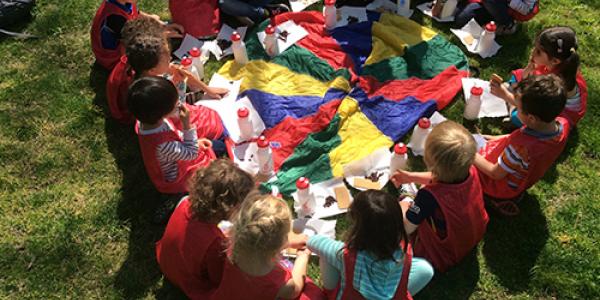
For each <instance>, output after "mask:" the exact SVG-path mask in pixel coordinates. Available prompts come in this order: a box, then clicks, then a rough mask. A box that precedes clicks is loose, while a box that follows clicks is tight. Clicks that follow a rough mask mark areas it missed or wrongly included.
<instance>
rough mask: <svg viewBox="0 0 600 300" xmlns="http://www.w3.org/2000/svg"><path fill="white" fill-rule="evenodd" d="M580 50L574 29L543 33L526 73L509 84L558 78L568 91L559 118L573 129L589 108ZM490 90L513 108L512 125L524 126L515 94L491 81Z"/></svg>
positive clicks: (515, 73) (518, 73) (519, 72)
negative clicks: (533, 78)
mask: <svg viewBox="0 0 600 300" xmlns="http://www.w3.org/2000/svg"><path fill="white" fill-rule="evenodd" d="M577 48H578V46H577V37H576V36H575V31H574V30H573V29H572V28H570V27H564V26H558V27H550V28H547V29H544V30H543V31H542V32H540V34H539V35H538V37H537V38H536V41H535V48H534V49H533V51H532V53H531V57H530V59H529V63H528V64H527V66H526V67H525V69H519V70H515V71H513V75H512V77H511V79H510V80H509V84H510V85H511V87H512V88H514V87H515V86H516V84H517V83H518V82H519V81H521V80H523V78H526V77H529V76H531V75H542V74H556V75H558V76H559V77H560V78H561V79H562V80H563V83H564V85H565V89H566V91H567V104H566V105H565V108H564V110H563V111H562V112H561V113H560V116H561V117H564V118H566V119H567V120H569V122H570V124H571V126H572V127H574V126H576V125H577V123H578V122H579V120H581V119H582V118H583V116H584V115H585V111H586V107H587V84H586V82H585V79H584V78H583V76H582V75H581V72H580V70H579V63H580V59H579V54H578V53H577ZM490 86H491V92H492V94H494V95H496V96H498V97H500V98H502V99H504V100H505V101H506V102H507V103H508V104H509V105H511V107H512V108H513V109H512V111H511V121H512V123H513V124H514V125H515V126H517V127H521V126H523V123H521V121H519V118H518V117H517V110H515V109H514V107H515V106H516V104H515V96H514V94H513V93H512V92H511V91H509V89H508V88H507V87H506V86H505V85H504V84H502V83H501V82H498V81H496V80H491V81H490Z"/></svg>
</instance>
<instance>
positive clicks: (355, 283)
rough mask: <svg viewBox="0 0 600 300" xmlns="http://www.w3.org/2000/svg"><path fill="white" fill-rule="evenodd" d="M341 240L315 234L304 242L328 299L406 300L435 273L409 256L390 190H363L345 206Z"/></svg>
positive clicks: (410, 251)
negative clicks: (315, 259) (345, 228)
mask: <svg viewBox="0 0 600 300" xmlns="http://www.w3.org/2000/svg"><path fill="white" fill-rule="evenodd" d="M348 216H349V218H350V223H351V225H350V228H349V229H348V231H347V232H346V238H345V240H344V242H341V241H336V240H333V239H331V238H328V237H325V236H322V235H314V236H311V237H310V238H308V241H307V242H306V245H307V247H308V249H309V250H310V251H314V252H315V253H316V254H318V255H319V259H320V262H319V265H320V266H321V280H322V282H323V288H324V289H325V291H326V292H327V293H328V294H329V295H328V296H329V297H328V298H329V299H406V297H407V295H408V294H407V293H410V294H411V295H414V294H416V293H418V292H419V291H420V290H421V289H423V287H425V285H427V283H428V282H429V281H430V280H431V278H432V277H433V268H432V267H431V265H430V264H429V263H428V262H427V261H425V260H424V259H422V258H417V257H414V258H413V257H412V248H411V246H410V244H409V243H408V235H407V234H406V232H405V230H404V225H403V223H402V210H401V208H400V205H399V204H398V201H397V200H396V199H395V198H394V197H392V196H391V195H390V194H388V193H385V192H382V191H376V190H367V191H364V192H361V193H359V194H358V195H356V197H355V198H354V201H353V202H352V205H351V206H350V208H349V210H348Z"/></svg>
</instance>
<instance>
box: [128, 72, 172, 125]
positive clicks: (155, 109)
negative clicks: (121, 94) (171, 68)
mask: <svg viewBox="0 0 600 300" xmlns="http://www.w3.org/2000/svg"><path fill="white" fill-rule="evenodd" d="M178 99H179V97H178V94H177V89H176V88H175V86H174V85H173V83H172V82H171V81H169V80H167V79H165V78H162V77H158V76H148V77H142V78H140V79H138V80H136V81H134V82H133V83H132V84H131V86H130V87H129V92H128V95H127V102H128V105H129V111H131V113H132V114H133V115H134V116H135V118H136V119H138V120H139V121H140V122H142V123H144V124H156V123H158V122H159V121H160V120H162V119H163V118H164V117H166V116H168V115H169V114H171V113H172V112H173V111H174V109H175V107H176V105H177V103H178Z"/></svg>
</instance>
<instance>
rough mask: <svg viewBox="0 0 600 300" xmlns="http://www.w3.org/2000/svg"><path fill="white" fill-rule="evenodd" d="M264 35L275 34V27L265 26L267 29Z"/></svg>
mask: <svg viewBox="0 0 600 300" xmlns="http://www.w3.org/2000/svg"><path fill="white" fill-rule="evenodd" d="M265 33H266V34H274V33H275V27H274V26H271V24H269V25H267V28H266V29H265Z"/></svg>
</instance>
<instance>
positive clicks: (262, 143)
mask: <svg viewBox="0 0 600 300" xmlns="http://www.w3.org/2000/svg"><path fill="white" fill-rule="evenodd" d="M256 145H258V148H267V147H269V140H267V138H266V137H265V136H264V135H261V136H259V137H258V140H257V141H256Z"/></svg>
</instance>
